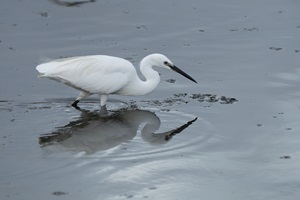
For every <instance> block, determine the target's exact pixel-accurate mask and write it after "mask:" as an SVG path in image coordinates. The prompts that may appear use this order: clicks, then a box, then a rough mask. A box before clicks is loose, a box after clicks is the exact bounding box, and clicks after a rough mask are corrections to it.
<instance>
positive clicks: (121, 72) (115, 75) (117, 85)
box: [36, 54, 197, 109]
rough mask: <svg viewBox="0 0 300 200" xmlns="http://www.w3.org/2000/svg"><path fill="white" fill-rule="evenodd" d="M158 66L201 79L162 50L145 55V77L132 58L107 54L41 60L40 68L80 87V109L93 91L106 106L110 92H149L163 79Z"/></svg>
mask: <svg viewBox="0 0 300 200" xmlns="http://www.w3.org/2000/svg"><path fill="white" fill-rule="evenodd" d="M154 66H157V67H162V68H165V69H170V70H173V71H175V72H177V73H179V74H181V75H183V76H184V77H186V78H188V79H190V80H191V81H193V82H195V83H197V82H196V81H195V80H194V79H193V78H192V77H191V76H189V75H188V74H187V73H185V72H183V71H182V70H180V69H179V68H178V67H176V66H175V65H174V64H173V63H172V62H171V61H170V60H169V59H168V58H167V57H166V56H165V55H162V54H150V55H148V56H146V57H145V58H143V59H142V61H141V63H140V71H141V73H142V75H143V76H144V77H145V79H146V80H145V81H143V80H141V79H140V78H139V77H138V75H137V72H136V70H135V67H134V66H133V65H132V64H131V63H130V62H129V61H128V60H125V59H122V58H118V57H113V56H106V55H91V56H79V57H70V58H63V59H58V60H53V61H50V62H47V63H43V64H40V65H38V66H37V67H36V69H37V71H38V72H39V73H40V74H39V77H45V78H50V79H53V80H55V81H58V82H61V83H64V84H66V85H68V86H71V87H73V88H75V89H77V90H80V93H79V96H78V97H77V99H76V100H75V101H74V102H73V104H72V106H73V107H75V108H77V109H80V108H79V107H78V106H77V104H78V102H79V101H80V100H81V99H83V98H86V97H88V96H90V95H92V94H99V95H100V96H101V97H100V105H101V107H103V106H105V105H106V100H107V97H108V95H109V94H119V95H145V94H148V93H150V92H152V91H153V90H154V89H155V88H156V87H157V85H158V83H159V81H160V77H159V73H158V72H157V71H155V70H153V68H152V67H154Z"/></svg>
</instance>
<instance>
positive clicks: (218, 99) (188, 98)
mask: <svg viewBox="0 0 300 200" xmlns="http://www.w3.org/2000/svg"><path fill="white" fill-rule="evenodd" d="M195 101H196V102H199V103H211V104H212V103H220V104H233V103H236V102H237V101H238V100H237V99H236V98H233V97H226V96H219V95H216V94H201V93H198V94H187V93H178V94H174V95H173V96H172V97H169V98H166V99H164V100H152V101H142V102H147V103H148V104H149V105H153V106H172V105H180V104H188V103H190V102H195ZM203 106H204V105H203ZM205 106H206V107H207V105H205Z"/></svg>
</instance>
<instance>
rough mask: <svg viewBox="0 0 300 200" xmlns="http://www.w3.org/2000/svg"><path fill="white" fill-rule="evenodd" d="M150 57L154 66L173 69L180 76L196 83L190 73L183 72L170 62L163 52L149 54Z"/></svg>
mask: <svg viewBox="0 0 300 200" xmlns="http://www.w3.org/2000/svg"><path fill="white" fill-rule="evenodd" d="M151 58H152V59H151V60H152V62H153V64H154V65H155V66H157V67H162V68H165V69H169V70H172V71H175V72H177V73H179V74H181V75H182V76H184V77H186V78H187V79H189V80H191V81H193V82H195V83H197V81H195V79H193V78H192V77H191V76H190V75H188V74H187V73H185V72H184V71H182V70H181V69H179V68H178V67H176V66H175V65H174V64H173V63H172V62H171V60H170V59H169V58H167V56H165V55H163V54H151Z"/></svg>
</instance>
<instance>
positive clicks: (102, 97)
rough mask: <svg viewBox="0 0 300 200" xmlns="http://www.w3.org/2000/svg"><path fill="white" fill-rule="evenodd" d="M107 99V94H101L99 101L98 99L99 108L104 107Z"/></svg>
mask: <svg viewBox="0 0 300 200" xmlns="http://www.w3.org/2000/svg"><path fill="white" fill-rule="evenodd" d="M107 97H108V95H107V94H102V95H101V99H100V106H101V107H102V106H105V105H106V101H107Z"/></svg>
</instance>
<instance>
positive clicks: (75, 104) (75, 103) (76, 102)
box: [72, 100, 80, 110]
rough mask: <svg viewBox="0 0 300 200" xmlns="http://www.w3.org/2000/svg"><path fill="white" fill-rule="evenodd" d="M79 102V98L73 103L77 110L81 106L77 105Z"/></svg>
mask: <svg viewBox="0 0 300 200" xmlns="http://www.w3.org/2000/svg"><path fill="white" fill-rule="evenodd" d="M78 102H79V100H76V101H74V102H73V103H72V106H73V107H74V108H76V109H77V110H80V107H79V106H77V104H78Z"/></svg>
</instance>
